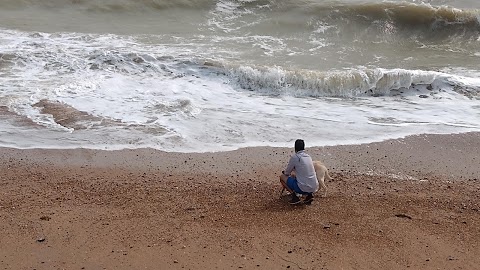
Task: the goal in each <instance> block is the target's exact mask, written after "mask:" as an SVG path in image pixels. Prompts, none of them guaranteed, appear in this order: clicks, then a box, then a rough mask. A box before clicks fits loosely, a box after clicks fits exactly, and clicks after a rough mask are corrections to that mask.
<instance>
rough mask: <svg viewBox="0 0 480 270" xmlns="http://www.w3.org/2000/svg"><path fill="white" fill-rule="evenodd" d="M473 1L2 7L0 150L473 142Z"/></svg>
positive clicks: (479, 89) (478, 38) (159, 1)
mask: <svg viewBox="0 0 480 270" xmlns="http://www.w3.org/2000/svg"><path fill="white" fill-rule="evenodd" d="M479 94H480V2H478V1H476V0H431V1H415V0H409V1H377V0H370V1H360V0H341V1H323V0H302V1H299V0H286V1H274V0H103V1H97V0H77V1H73V0H71V1H68V0H22V1H18V0H3V1H0V146H3V147H15V148H78V147H83V148H94V149H122V148H145V147H152V148H156V149H161V150H165V151H174V152H206V151H225V150H231V149H236V148H239V147H248V146H288V147H292V145H293V141H294V140H295V139H297V138H303V139H304V140H305V141H306V144H307V147H310V146H323V145H337V144H357V143H366V142H374V141H381V140H385V139H389V138H400V137H404V136H408V135H412V134H421V133H437V134H449V133H461V132H469V131H480V99H479V97H480V95H479Z"/></svg>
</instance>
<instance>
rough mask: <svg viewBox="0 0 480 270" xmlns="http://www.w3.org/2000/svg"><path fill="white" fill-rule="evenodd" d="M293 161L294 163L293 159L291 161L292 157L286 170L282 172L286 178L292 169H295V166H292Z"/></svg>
mask: <svg viewBox="0 0 480 270" xmlns="http://www.w3.org/2000/svg"><path fill="white" fill-rule="evenodd" d="M293 161H294V159H293V157H291V158H290V160H289V161H288V165H287V168H286V169H285V171H283V174H285V175H286V176H290V174H291V173H292V171H293V169H295V164H294V162H293Z"/></svg>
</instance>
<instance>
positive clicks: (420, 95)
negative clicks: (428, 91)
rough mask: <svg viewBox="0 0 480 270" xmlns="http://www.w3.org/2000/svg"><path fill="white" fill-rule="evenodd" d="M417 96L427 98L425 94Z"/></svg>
mask: <svg viewBox="0 0 480 270" xmlns="http://www.w3.org/2000/svg"><path fill="white" fill-rule="evenodd" d="M418 97H420V98H428V96H427V95H420V96H418Z"/></svg>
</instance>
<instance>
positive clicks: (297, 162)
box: [280, 139, 318, 204]
mask: <svg viewBox="0 0 480 270" xmlns="http://www.w3.org/2000/svg"><path fill="white" fill-rule="evenodd" d="M293 171H295V176H290V174H291V173H292V172H293ZM280 183H282V185H283V187H284V188H286V189H287V190H288V191H290V193H291V194H292V200H291V201H290V204H298V203H300V202H301V200H300V199H299V198H298V196H297V193H299V194H303V195H307V197H306V198H305V200H304V201H303V202H304V203H306V204H310V203H311V202H312V201H313V193H314V192H316V191H317V190H318V180H317V175H316V174H315V169H314V167H313V161H312V158H311V157H310V156H309V155H308V154H307V153H305V142H304V141H303V140H300V139H298V140H296V141H295V154H294V155H292V157H291V158H290V161H289V162H288V165H287V168H286V169H285V170H284V171H283V172H282V175H280Z"/></svg>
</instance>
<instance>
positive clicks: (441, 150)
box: [0, 133, 480, 270]
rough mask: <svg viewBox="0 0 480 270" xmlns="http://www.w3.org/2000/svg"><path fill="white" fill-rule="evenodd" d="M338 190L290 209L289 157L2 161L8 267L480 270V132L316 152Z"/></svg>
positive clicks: (32, 156)
mask: <svg viewBox="0 0 480 270" xmlns="http://www.w3.org/2000/svg"><path fill="white" fill-rule="evenodd" d="M306 143H307V152H309V153H310V154H311V156H312V157H313V158H314V159H317V160H322V161H323V162H324V163H325V164H326V165H327V167H328V168H329V170H330V175H331V176H332V177H333V178H334V180H333V181H331V182H327V183H326V184H327V187H328V189H329V191H328V195H327V197H325V198H320V197H316V198H315V201H314V202H313V204H312V205H310V206H304V205H302V206H290V205H288V203H287V202H286V198H285V197H284V198H279V191H280V185H279V183H278V175H279V172H280V171H281V170H282V169H283V167H284V166H285V165H286V162H287V161H288V158H289V156H290V154H291V152H292V149H283V148H269V147H261V148H246V149H240V150H237V151H232V152H221V153H203V154H181V153H165V152H161V151H156V150H152V149H140V150H123V151H93V150H84V149H77V150H18V149H8V148H3V149H0V270H1V269H39V270H40V269H239V268H243V269H480V244H479V241H480V228H479V224H480V181H479V179H478V178H479V176H480V166H479V164H480V162H479V159H480V155H479V149H480V134H479V133H467V134H459V135H422V136H412V137H407V138H405V139H401V140H390V141H385V142H381V143H374V144H365V145H353V146H335V147H321V148H310V149H308V142H306Z"/></svg>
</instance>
